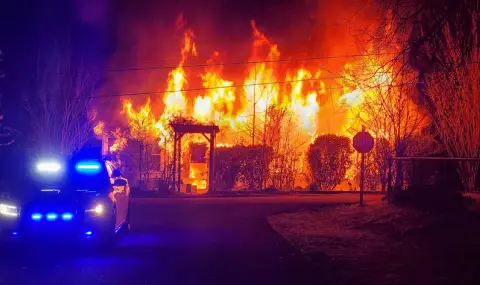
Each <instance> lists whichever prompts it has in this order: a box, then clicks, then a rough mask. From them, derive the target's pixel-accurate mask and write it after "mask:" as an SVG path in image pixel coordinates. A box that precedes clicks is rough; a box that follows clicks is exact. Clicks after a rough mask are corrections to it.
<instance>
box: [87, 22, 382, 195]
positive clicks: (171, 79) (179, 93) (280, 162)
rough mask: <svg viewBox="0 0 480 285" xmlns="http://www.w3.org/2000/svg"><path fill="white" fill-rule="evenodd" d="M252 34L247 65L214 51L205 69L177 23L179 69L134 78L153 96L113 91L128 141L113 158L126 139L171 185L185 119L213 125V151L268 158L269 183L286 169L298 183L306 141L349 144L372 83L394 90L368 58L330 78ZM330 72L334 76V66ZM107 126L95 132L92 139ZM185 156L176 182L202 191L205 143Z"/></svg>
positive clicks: (190, 142) (192, 145) (190, 143)
mask: <svg viewBox="0 0 480 285" xmlns="http://www.w3.org/2000/svg"><path fill="white" fill-rule="evenodd" d="M250 28H251V35H252V42H251V44H250V52H249V54H250V55H249V56H248V57H247V58H244V59H241V60H236V61H227V60H226V59H225V57H223V56H222V53H221V52H219V51H218V50H214V51H213V53H211V56H209V58H208V59H207V60H205V61H204V60H202V59H201V57H202V56H203V57H205V54H201V52H202V46H201V45H199V44H197V39H198V38H197V35H196V34H195V31H194V30H193V29H192V28H191V27H189V26H188V25H187V24H186V21H185V19H184V18H183V16H180V17H178V19H177V21H176V29H175V30H176V32H177V33H180V34H181V38H180V39H179V42H181V47H180V49H179V50H178V51H177V56H178V57H179V60H178V61H176V63H175V64H173V65H172V64H169V65H164V66H162V67H158V68H151V69H149V68H145V70H139V71H138V70H137V71H138V72H143V71H147V72H148V73H145V75H137V76H144V77H142V79H141V80H140V82H148V84H147V85H148V86H150V87H151V86H153V88H155V90H149V91H146V92H144V91H142V90H143V87H142V86H141V85H143V84H140V86H138V84H137V87H138V88H137V89H133V90H135V91H136V92H131V90H132V88H134V87H132V86H129V85H128V84H126V83H125V82H129V79H128V78H126V76H127V75H122V76H121V77H120V78H121V79H117V81H115V80H114V85H115V84H116V85H120V86H122V88H121V89H122V90H124V91H126V90H128V92H126V93H127V94H129V95H130V96H123V97H122V99H121V103H122V105H123V106H122V110H118V114H119V116H120V117H122V118H123V120H124V121H126V122H127V124H128V132H127V133H122V132H120V131H117V132H116V136H115V139H114V143H113V144H112V146H110V151H114V152H118V151H121V150H122V148H125V145H126V144H127V137H128V140H136V141H140V142H141V145H142V146H143V147H145V146H147V145H156V146H157V147H159V149H160V150H159V154H158V157H157V160H158V161H159V162H160V170H158V171H159V172H160V173H163V174H162V175H163V176H162V177H163V179H168V177H169V176H171V175H172V174H171V160H172V157H173V133H172V130H171V127H170V122H171V121H172V120H176V119H178V118H184V119H186V120H190V121H194V122H196V123H202V124H210V125H218V126H219V128H220V130H221V131H220V133H219V134H218V135H217V144H218V145H222V146H235V145H243V146H262V147H263V150H262V151H261V152H260V155H262V157H263V156H265V153H266V151H265V149H269V150H271V151H272V153H273V154H272V158H271V162H270V163H269V165H268V166H265V167H264V166H262V168H267V170H268V171H270V172H271V173H273V174H272V176H275V175H276V174H279V173H284V170H283V168H285V167H288V169H289V172H295V173H298V174H301V173H303V172H305V167H304V165H303V164H304V159H303V156H304V153H305V151H306V149H307V147H308V145H309V144H310V142H311V141H312V138H314V137H315V136H316V135H318V134H320V133H337V134H342V135H346V136H349V137H351V136H352V135H353V134H354V132H355V130H358V129H359V125H360V121H359V120H357V118H358V114H359V108H360V107H359V106H360V105H361V103H362V102H363V101H364V99H365V98H367V97H372V96H373V97H374V96H375V92H369V91H368V87H369V85H370V83H372V84H376V86H379V84H380V85H383V84H390V83H391V77H390V75H389V72H391V70H386V69H382V68H380V64H379V63H378V61H377V58H375V57H374V56H370V55H369V54H368V53H365V56H362V57H361V62H360V64H359V63H358V62H353V60H352V63H349V64H346V65H345V64H343V62H344V61H345V60H346V58H345V56H343V57H337V58H338V59H341V60H342V63H341V64H340V67H341V71H340V72H331V70H330V69H329V66H326V64H331V62H332V60H334V59H335V57H332V58H328V57H308V56H307V57H295V58H293V57H291V55H287V56H285V57H282V47H281V46H280V45H279V44H277V43H276V42H275V41H274V40H273V39H272V38H270V37H268V36H267V35H266V34H265V33H264V32H263V31H262V30H261V29H260V28H259V27H258V26H257V24H256V22H255V21H253V20H252V21H251V22H250ZM172 46H173V45H172ZM325 59H328V62H327V63H325ZM350 59H352V58H350ZM365 62H368V64H367V65H365ZM334 65H335V69H337V70H338V69H339V64H338V63H336V64H334ZM359 71H360V73H362V72H364V73H365V72H366V73H368V75H369V77H368V78H367V76H365V77H363V78H362V80H363V81H364V82H363V84H359V83H358V78H359V76H358V72H359ZM360 78H361V76H360ZM152 82H153V83H152ZM103 127H104V126H102V125H100V123H99V124H98V125H97V127H96V129H95V132H97V129H98V132H100V129H102V128H103ZM182 148H183V149H184V150H187V151H186V152H185V155H184V156H183V157H182V158H181V161H182V163H183V165H182V170H183V172H182V173H183V175H185V176H184V177H182V178H181V180H182V181H183V182H184V183H185V184H189V185H192V186H194V188H196V189H197V190H199V191H200V190H202V191H203V190H204V189H205V188H206V183H207V182H206V179H207V178H206V177H207V176H206V175H207V174H206V173H207V172H208V171H207V168H208V166H207V163H206V160H207V157H208V148H209V147H208V146H207V144H206V141H205V139H204V138H203V137H202V136H201V135H199V134H192V135H187V136H185V139H184V140H183V145H182ZM143 151H144V150H143ZM262 171H263V170H262ZM267 184H268V183H267V182H264V183H263V185H264V186H266V185H267ZM295 184H302V183H301V182H298V183H295ZM293 186H294V185H293ZM302 186H305V185H304V184H303V185H302ZM289 187H292V185H290V186H289Z"/></svg>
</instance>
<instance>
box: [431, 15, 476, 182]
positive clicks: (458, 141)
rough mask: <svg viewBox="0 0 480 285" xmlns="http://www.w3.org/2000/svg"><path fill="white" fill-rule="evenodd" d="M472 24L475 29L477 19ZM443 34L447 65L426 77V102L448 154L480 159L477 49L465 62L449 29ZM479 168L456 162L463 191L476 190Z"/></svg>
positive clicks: (471, 162) (471, 164)
mask: <svg viewBox="0 0 480 285" xmlns="http://www.w3.org/2000/svg"><path fill="white" fill-rule="evenodd" d="M474 22H475V23H477V28H476V29H478V23H479V17H478V16H477V17H475V18H474ZM444 34H445V41H443V42H442V46H441V48H442V50H443V51H444V62H446V63H448V65H446V66H445V67H446V68H437V69H435V70H434V71H432V72H431V73H430V74H428V75H427V76H426V85H425V90H424V91H425V93H424V95H425V99H426V100H427V104H428V106H429V111H430V112H431V115H432V116H431V117H432V121H433V123H434V125H435V128H436V130H437V133H438V135H439V136H440V138H441V140H442V142H443V144H444V146H445V148H446V150H447V152H448V154H449V155H450V156H452V157H467V158H480V46H477V47H476V48H474V49H473V50H472V51H471V54H470V57H469V59H467V60H465V58H464V57H463V53H462V51H461V50H460V49H456V48H455V47H456V45H455V40H454V39H455V38H454V37H453V35H452V34H451V32H450V29H445V31H444ZM474 39H475V40H478V38H477V37H475V38H474ZM478 169H479V163H478V162H474V161H464V162H460V163H459V165H458V172H459V175H460V178H461V180H462V184H463V187H464V189H465V190H466V191H474V190H475V186H476V183H477V173H478Z"/></svg>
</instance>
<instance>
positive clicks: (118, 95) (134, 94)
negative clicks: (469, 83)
mask: <svg viewBox="0 0 480 285" xmlns="http://www.w3.org/2000/svg"><path fill="white" fill-rule="evenodd" d="M331 78H343V77H331ZM322 79H324V78H308V79H298V80H288V81H274V82H267V83H252V84H240V85H232V86H228V87H225V86H218V87H199V88H190V89H179V90H165V91H155V92H135V93H124V94H113V95H101V96H93V97H89V99H98V98H116V97H134V96H145V95H159V94H168V93H176V92H191V91H205V90H213V89H224V88H239V87H252V86H259V85H273V84H284V83H296V82H304V81H312V80H318V81H320V80H322ZM411 83H413V82H409V84H411ZM404 85H407V84H393V85H392V84H384V85H381V84H380V85H375V86H373V87H372V88H379V87H399V86H404ZM340 89H344V87H325V88H321V89H319V90H340Z"/></svg>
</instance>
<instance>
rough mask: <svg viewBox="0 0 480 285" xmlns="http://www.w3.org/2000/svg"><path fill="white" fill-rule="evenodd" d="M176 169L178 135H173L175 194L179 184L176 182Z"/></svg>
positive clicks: (173, 181) (173, 180)
mask: <svg viewBox="0 0 480 285" xmlns="http://www.w3.org/2000/svg"><path fill="white" fill-rule="evenodd" d="M176 168H177V133H174V134H173V171H172V172H173V173H172V174H173V178H172V183H173V184H172V185H173V192H175V191H176V187H177V183H176V181H175V177H176V176H175V175H176Z"/></svg>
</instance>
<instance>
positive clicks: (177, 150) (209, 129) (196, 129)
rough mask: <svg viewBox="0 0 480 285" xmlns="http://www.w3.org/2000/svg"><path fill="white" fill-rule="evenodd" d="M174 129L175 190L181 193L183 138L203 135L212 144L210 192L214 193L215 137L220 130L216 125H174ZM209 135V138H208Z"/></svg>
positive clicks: (209, 171) (209, 166)
mask: <svg viewBox="0 0 480 285" xmlns="http://www.w3.org/2000/svg"><path fill="white" fill-rule="evenodd" d="M170 126H171V127H172V129H173V132H174V134H173V189H174V191H178V192H180V185H181V171H182V165H181V158H182V137H183V135H185V134H202V135H203V136H204V137H205V139H206V140H207V141H208V142H209V143H210V158H209V162H208V192H213V191H214V185H213V179H214V177H215V175H214V171H215V167H214V158H215V136H216V134H217V133H218V132H220V129H219V128H218V126H216V125H211V126H209V125H201V124H181V123H172V124H170ZM207 135H209V136H207Z"/></svg>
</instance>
